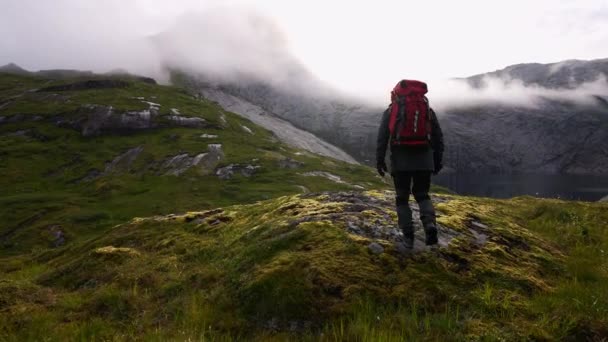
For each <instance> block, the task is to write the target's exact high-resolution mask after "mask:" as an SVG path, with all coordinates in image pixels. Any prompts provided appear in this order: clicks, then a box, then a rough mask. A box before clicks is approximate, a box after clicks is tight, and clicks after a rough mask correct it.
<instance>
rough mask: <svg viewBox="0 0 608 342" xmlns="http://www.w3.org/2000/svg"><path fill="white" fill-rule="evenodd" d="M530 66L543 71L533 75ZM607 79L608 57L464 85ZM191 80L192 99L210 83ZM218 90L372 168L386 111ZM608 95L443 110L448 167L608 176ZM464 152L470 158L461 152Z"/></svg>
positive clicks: (271, 91) (281, 94) (506, 72)
mask: <svg viewBox="0 0 608 342" xmlns="http://www.w3.org/2000/svg"><path fill="white" fill-rule="evenodd" d="M558 67H559V68H558ZM530 68H533V69H538V70H537V71H535V72H534V73H529V74H528V73H527V69H530ZM551 69H553V71H551ZM605 73H608V60H607V59H601V60H592V61H576V62H572V61H571V62H569V63H561V64H560V63H554V64H550V65H542V64H521V65H516V66H512V67H507V68H505V69H502V70H499V71H496V72H493V73H488V74H483V75H475V76H471V77H469V78H466V79H464V80H465V81H463V82H467V83H468V84H472V85H473V86H474V88H475V87H477V88H483V86H484V85H485V83H484V82H485V80H486V78H487V77H493V78H498V79H501V78H504V79H506V81H505V82H510V81H512V80H514V79H518V78H517V77H519V76H518V75H528V76H527V77H528V79H523V80H521V81H522V82H523V85H524V86H525V85H537V86H544V85H547V86H549V88H548V89H568V90H572V89H573V87H575V86H576V85H581V84H585V83H587V82H592V81H597V80H598V79H599V80H600V81H601V77H602V75H605ZM549 74H551V78H548V79H546V80H545V79H544V78H543V77H548V76H546V75H549ZM186 75H187V74H186ZM539 75H540V76H539ZM188 77H189V79H188V80H186V79H185V78H188ZM185 78H184V77H179V78H178V79H175V80H174V81H175V82H177V83H176V84H181V85H184V86H186V87H187V88H188V89H189V90H190V91H192V92H193V93H196V92H198V91H199V88H201V87H202V88H204V87H205V86H206V84H207V82H206V81H205V76H204V75H200V74H193V75H187V76H186V77H185ZM572 79H574V82H572V81H571V80H572ZM543 80H544V81H543ZM215 87H216V88H217V87H220V88H221V89H222V90H223V91H224V92H226V93H228V94H230V95H232V96H237V97H240V98H243V99H245V100H247V101H249V102H251V103H253V104H256V105H258V106H260V107H262V108H263V109H264V110H266V111H268V112H270V113H273V114H274V115H276V116H278V117H281V118H282V119H285V120H287V121H289V122H291V123H292V124H294V125H295V126H297V127H299V128H302V129H305V130H308V131H310V132H312V133H314V134H316V135H318V136H320V137H321V138H323V139H325V140H327V141H329V142H330V143H332V144H334V145H336V146H338V147H340V148H342V149H344V150H345V151H347V152H348V153H350V154H351V155H352V156H354V157H355V158H356V159H357V160H358V161H360V162H363V163H367V164H370V165H371V164H373V163H374V161H375V156H374V155H375V140H376V137H375V135H376V132H377V127H378V125H379V121H380V116H381V113H382V111H383V110H384V108H381V107H373V106H370V105H368V104H365V103H364V102H363V101H358V100H356V99H354V100H353V99H352V98H348V97H345V96H341V95H339V94H338V93H335V95H333V96H334V98H333V99H332V97H331V96H332V94H331V93H329V94H330V96H323V97H316V96H315V95H314V94H301V95H298V96H295V98H294V96H293V95H291V94H288V93H287V92H286V91H284V90H282V89H281V88H277V87H276V86H273V85H272V84H271V83H268V82H264V80H258V82H257V83H255V82H254V83H251V82H248V83H243V84H239V83H238V82H235V81H227V82H225V83H221V82H220V84H219V85H218V84H217V81H216V85H215ZM431 87H432V85H431ZM607 96H608V94H602V93H599V94H595V95H591V96H590V97H589V98H588V103H587V104H579V103H577V102H575V101H573V100H572V99H570V98H567V97H564V98H562V99H559V98H555V97H543V96H542V95H540V96H538V98H537V99H536V103H535V104H534V106H530V105H529V104H527V103H525V104H522V105H516V104H504V103H493V102H492V101H489V102H487V103H484V104H477V103H475V102H472V103H471V104H469V105H467V104H463V105H462V106H458V107H457V108H455V109H449V108H448V109H446V110H445V111H444V112H439V115H440V121H441V123H442V126H443V127H444V134H445V136H446V142H447V144H446V145H447V148H446V158H445V163H444V164H445V165H446V167H447V168H448V169H450V170H453V171H455V172H467V173H470V172H488V173H503V174H504V173H506V174H509V173H547V174H589V175H602V174H605V173H606V172H608V154H606V151H607V150H608V146H607V144H608V143H607V142H606V141H608V136H606V133H605V132H606V131H607V130H605V129H602V128H600V127H606V125H608V117H607V116H606V115H605V110H606V106H605V103H606V102H605V101H606V97H607ZM432 101H433V99H432V98H431V103H432ZM528 114H529V115H528ZM478 121H480V122H478ZM505 125H506V127H511V128H510V130H509V131H503V130H501V128H502V127H505ZM476 127H477V128H478V129H476ZM572 127H575V129H574V130H572ZM465 132H466V133H465ZM509 132H513V133H514V134H512V135H511V134H509ZM495 137H500V138H499V139H497V138H495ZM564 138H565V139H564ZM530 147H532V148H530ZM465 150H466V151H467V153H463V152H462V151H465ZM499 156H500V157H499ZM503 156H505V157H506V159H507V161H504V160H503V159H504V158H503ZM547 158H548V159H549V160H550V162H548V163H547V164H546V165H542V163H540V162H539V161H542V160H547Z"/></svg>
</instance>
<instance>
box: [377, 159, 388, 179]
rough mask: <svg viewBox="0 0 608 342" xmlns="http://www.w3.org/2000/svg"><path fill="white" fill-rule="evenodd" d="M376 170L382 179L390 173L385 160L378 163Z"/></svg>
mask: <svg viewBox="0 0 608 342" xmlns="http://www.w3.org/2000/svg"><path fill="white" fill-rule="evenodd" d="M376 170H378V174H379V175H380V177H384V175H385V174H386V173H387V172H388V167H387V166H386V163H385V162H384V160H383V161H379V162H378V163H376Z"/></svg>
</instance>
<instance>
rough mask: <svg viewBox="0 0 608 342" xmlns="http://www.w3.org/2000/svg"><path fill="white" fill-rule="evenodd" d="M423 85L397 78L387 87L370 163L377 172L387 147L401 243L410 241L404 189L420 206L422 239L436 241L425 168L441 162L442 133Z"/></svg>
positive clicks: (435, 170) (410, 245)
mask: <svg viewBox="0 0 608 342" xmlns="http://www.w3.org/2000/svg"><path fill="white" fill-rule="evenodd" d="M427 92H428V89H427V85H426V84H425V83H423V82H420V81H410V80H402V81H400V82H399V83H398V84H397V85H396V86H395V88H394V89H393V91H392V92H391V104H390V106H389V107H388V109H387V110H386V111H385V112H384V115H383V116H382V122H381V124H380V128H379V130H378V141H377V149H376V162H377V163H376V166H377V169H378V173H379V174H380V176H382V177H384V174H385V172H387V171H388V168H387V166H386V162H385V155H386V149H387V147H388V145H389V144H390V149H391V158H390V159H391V175H392V176H393V181H394V183H395V192H396V193H397V196H396V202H397V217H398V221H399V228H400V229H401V231H402V232H403V239H404V245H405V247H406V248H409V249H411V248H413V246H414V224H413V222H412V210H411V209H410V207H409V197H410V193H412V194H413V195H414V198H415V199H416V202H418V205H419V207H420V220H421V221H422V225H423V227H424V232H425V235H426V244H427V245H429V246H431V245H436V244H437V223H436V219H435V208H434V207H433V202H432V201H431V197H430V196H429V190H430V187H431V173H433V174H437V173H439V171H440V170H441V168H442V167H443V165H442V157H443V133H442V132H441V127H440V126H439V121H438V120H437V116H436V115H435V112H434V111H433V110H432V109H431V107H430V105H429V101H428V99H427V98H426V96H425V94H426V93H427Z"/></svg>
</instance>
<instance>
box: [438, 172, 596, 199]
mask: <svg viewBox="0 0 608 342" xmlns="http://www.w3.org/2000/svg"><path fill="white" fill-rule="evenodd" d="M433 182H434V183H435V184H438V185H441V186H444V187H447V188H449V189H450V190H452V191H455V192H456V193H458V194H461V195H472V196H483V197H492V198H511V197H515V196H522V195H530V196H535V197H543V198H560V199H566V200H577V201H591V202H594V201H599V200H600V199H602V198H603V197H604V196H606V195H608V176H582V175H536V174H520V175H517V174H515V175H500V174H484V173H475V174H471V173H449V174H440V175H438V176H435V178H434V179H433Z"/></svg>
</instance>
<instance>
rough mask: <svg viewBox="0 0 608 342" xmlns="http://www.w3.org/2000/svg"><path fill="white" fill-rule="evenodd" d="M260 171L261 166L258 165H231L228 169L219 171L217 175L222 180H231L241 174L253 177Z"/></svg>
mask: <svg viewBox="0 0 608 342" xmlns="http://www.w3.org/2000/svg"><path fill="white" fill-rule="evenodd" d="M259 169H260V166H257V165H239V164H230V165H228V166H226V167H223V168H220V169H217V170H216V171H215V174H216V175H217V176H218V177H219V178H220V179H224V180H227V179H231V178H232V177H233V176H234V175H235V174H237V173H238V174H241V175H242V176H244V177H251V176H253V175H254V174H255V173H256V172H257V170H259Z"/></svg>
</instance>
